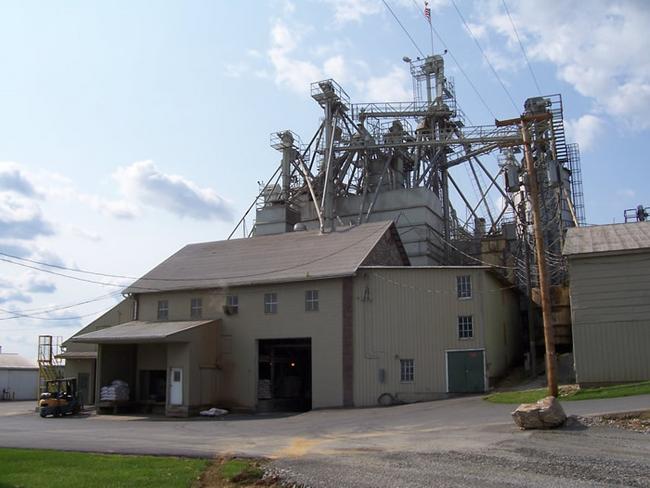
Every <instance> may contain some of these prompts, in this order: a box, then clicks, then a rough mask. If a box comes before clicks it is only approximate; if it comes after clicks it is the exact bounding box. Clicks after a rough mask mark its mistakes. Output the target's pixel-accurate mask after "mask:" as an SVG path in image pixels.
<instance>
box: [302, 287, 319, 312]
mask: <svg viewBox="0 0 650 488" xmlns="http://www.w3.org/2000/svg"><path fill="white" fill-rule="evenodd" d="M305 310H306V311H307V312H317V311H318V290H307V291H306V292H305Z"/></svg>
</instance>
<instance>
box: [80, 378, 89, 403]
mask: <svg viewBox="0 0 650 488" xmlns="http://www.w3.org/2000/svg"><path fill="white" fill-rule="evenodd" d="M77 390H78V391H79V400H81V402H82V403H83V404H85V405H89V404H90V403H91V402H90V374H88V373H79V374H77Z"/></svg>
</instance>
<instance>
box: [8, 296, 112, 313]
mask: <svg viewBox="0 0 650 488" xmlns="http://www.w3.org/2000/svg"><path fill="white" fill-rule="evenodd" d="M120 294H121V293H120V292H119V291H118V292H113V293H109V294H106V295H100V296H99V297H96V298H91V299H88V300H83V301H80V302H76V303H71V304H68V305H61V306H57V307H40V308H33V309H27V310H25V309H23V310H6V309H0V311H1V312H4V313H9V314H12V315H13V316H12V317H0V320H10V319H13V318H16V317H27V316H29V317H31V318H43V317H38V315H42V314H48V313H52V312H58V311H60V310H67V309H69V308H74V307H80V306H82V305H86V304H88V303H93V302H100V301H102V300H108V299H110V298H115V297H117V296H118V295H120Z"/></svg>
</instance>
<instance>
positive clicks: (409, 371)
mask: <svg viewBox="0 0 650 488" xmlns="http://www.w3.org/2000/svg"><path fill="white" fill-rule="evenodd" d="M399 366H400V368H399V369H400V381H401V382H411V381H413V378H414V376H415V374H414V373H415V371H414V370H415V365H414V361H413V359H400V362H399Z"/></svg>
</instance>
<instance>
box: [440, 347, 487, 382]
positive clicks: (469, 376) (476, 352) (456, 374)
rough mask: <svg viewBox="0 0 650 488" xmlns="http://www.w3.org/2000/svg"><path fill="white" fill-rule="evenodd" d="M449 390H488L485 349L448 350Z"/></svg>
mask: <svg viewBox="0 0 650 488" xmlns="http://www.w3.org/2000/svg"><path fill="white" fill-rule="evenodd" d="M446 356H447V361H446V362H447V392H448V393H482V392H484V391H485V390H486V388H485V387H486V381H485V350H484V349H464V350H449V351H446Z"/></svg>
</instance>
